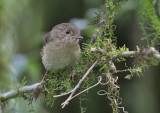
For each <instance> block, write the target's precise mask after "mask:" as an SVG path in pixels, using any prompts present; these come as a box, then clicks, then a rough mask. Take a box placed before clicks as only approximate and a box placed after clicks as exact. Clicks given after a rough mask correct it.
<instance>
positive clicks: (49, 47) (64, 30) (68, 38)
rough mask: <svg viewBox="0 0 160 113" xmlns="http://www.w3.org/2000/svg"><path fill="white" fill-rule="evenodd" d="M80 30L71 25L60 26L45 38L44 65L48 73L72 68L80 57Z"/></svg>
mask: <svg viewBox="0 0 160 113" xmlns="http://www.w3.org/2000/svg"><path fill="white" fill-rule="evenodd" d="M82 38H83V37H82V36H81V35H80V30H79V29H78V28H77V27H76V26H75V25H74V24H71V23H62V24H58V25H56V26H55V27H53V29H52V30H51V31H50V32H49V33H48V34H46V35H45V36H44V37H43V40H44V46H43V49H42V53H41V55H42V63H43V65H44V67H45V68H46V70H47V71H49V70H53V71H57V70H59V69H63V68H65V67H66V66H72V65H73V64H75V63H76V61H77V60H78V59H79V56H80V51H81V50H80V47H79V39H82Z"/></svg>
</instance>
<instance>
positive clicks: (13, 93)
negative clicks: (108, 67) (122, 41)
mask: <svg viewBox="0 0 160 113" xmlns="http://www.w3.org/2000/svg"><path fill="white" fill-rule="evenodd" d="M144 50H146V52H148V55H150V57H151V56H152V57H154V58H156V59H157V60H160V54H159V52H158V51H156V50H155V48H153V47H151V48H149V49H144ZM91 51H99V52H102V53H107V51H105V50H103V49H100V48H91ZM141 52H142V51H141V50H137V51H127V52H122V53H119V54H118V55H114V56H113V58H117V57H136V56H137V55H139V54H141ZM97 63H98V60H96V61H95V62H94V64H92V66H91V67H90V68H89V69H88V70H87V72H86V73H85V75H84V76H83V77H82V79H81V80H80V81H79V83H78V84H77V85H76V86H75V88H74V89H73V90H71V91H70V92H68V93H66V94H62V95H56V96H54V97H59V96H63V95H67V94H70V96H69V97H68V99H67V100H66V101H65V102H64V103H62V108H64V107H65V106H66V105H67V104H68V103H69V101H70V100H71V98H72V97H73V94H74V93H75V91H76V90H77V89H78V88H79V87H80V85H81V83H82V82H83V81H84V79H85V78H86V77H87V75H88V74H89V73H90V71H91V70H92V69H93V68H94V67H95V65H96V64H97ZM110 63H111V62H110ZM111 64H112V63H111ZM112 65H113V64H112ZM112 67H113V66H112ZM40 85H41V83H36V84H33V85H30V86H24V87H22V88H20V89H18V90H12V91H9V92H7V93H4V94H0V101H5V100H8V99H11V98H14V97H17V96H18V95H19V94H21V93H27V92H31V91H33V90H35V89H36V88H42V87H39V86H40Z"/></svg>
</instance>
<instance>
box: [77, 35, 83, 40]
mask: <svg viewBox="0 0 160 113" xmlns="http://www.w3.org/2000/svg"><path fill="white" fill-rule="evenodd" d="M75 38H77V39H83V37H82V36H81V35H75Z"/></svg>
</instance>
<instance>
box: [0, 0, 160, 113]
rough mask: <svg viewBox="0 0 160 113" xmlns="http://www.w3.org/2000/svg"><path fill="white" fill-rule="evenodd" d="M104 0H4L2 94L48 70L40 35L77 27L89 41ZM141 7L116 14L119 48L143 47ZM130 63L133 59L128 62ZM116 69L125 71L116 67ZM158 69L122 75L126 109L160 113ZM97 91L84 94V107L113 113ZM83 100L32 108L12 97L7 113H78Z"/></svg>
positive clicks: (0, 13)
mask: <svg viewBox="0 0 160 113" xmlns="http://www.w3.org/2000/svg"><path fill="white" fill-rule="evenodd" d="M103 3H104V0H0V93H4V92H7V91H9V90H11V89H13V88H15V86H16V85H17V84H18V83H21V81H22V79H23V78H24V76H26V80H27V85H29V84H33V83H36V82H39V81H40V80H41V78H42V75H43V74H44V73H45V69H44V67H43V65H42V62H41V56H40V52H41V49H42V47H43V40H42V38H41V37H42V36H43V35H44V34H45V33H47V32H48V31H50V30H51V29H52V27H53V26H55V25H56V24H59V23H63V22H71V23H74V24H76V25H77V26H78V27H79V28H80V29H81V31H82V36H83V37H85V38H86V39H87V38H88V39H89V37H91V36H92V33H93V32H94V31H93V28H94V27H95V26H94V25H93V24H92V23H93V21H94V17H95V12H97V11H98V8H99V7H100V5H101V4H103ZM137 11H138V9H137V4H136V2H134V0H130V1H128V2H125V3H124V5H122V6H121V7H120V8H118V10H117V15H116V18H115V25H116V26H117V28H116V30H115V35H116V36H117V39H118V41H117V43H118V46H123V45H124V44H126V46H127V47H128V48H130V50H135V49H136V45H138V46H140V47H143V46H144V45H145V42H142V41H141V40H140V38H141V37H142V32H141V30H140V28H139V16H140V15H138V13H137ZM129 64H131V63H130V60H129ZM117 68H118V69H124V67H123V66H122V65H121V64H117ZM158 69H159V67H150V68H149V69H147V70H146V72H145V73H144V75H145V76H144V77H141V78H138V77H137V76H134V77H133V78H132V79H131V80H126V79H124V76H125V75H126V73H122V74H119V81H118V84H119V85H120V87H121V90H120V96H121V97H122V98H123V106H125V109H126V110H127V111H129V113H160V101H159V100H160V96H159V95H160V85H159V83H160V76H158V73H159V72H158V71H159V70H158ZM99 88H101V87H96V88H94V89H92V90H90V92H89V93H88V94H86V95H85V100H83V101H82V106H84V107H86V108H87V109H86V113H112V109H111V107H110V106H109V100H107V98H106V97H105V96H98V95H97V91H98V89H99ZM79 98H80V97H78V98H76V99H74V100H72V101H71V103H70V104H69V105H68V106H67V107H66V108H64V109H61V106H60V104H61V103H62V102H63V101H64V99H66V97H63V98H59V99H57V100H56V102H55V104H54V106H53V107H50V106H46V102H45V101H44V99H43V98H39V99H38V100H37V101H36V102H33V104H32V105H28V102H27V101H25V100H24V99H22V98H16V99H11V100H10V101H9V103H8V104H7V105H6V107H5V109H4V111H3V113H28V112H33V113H80V102H79Z"/></svg>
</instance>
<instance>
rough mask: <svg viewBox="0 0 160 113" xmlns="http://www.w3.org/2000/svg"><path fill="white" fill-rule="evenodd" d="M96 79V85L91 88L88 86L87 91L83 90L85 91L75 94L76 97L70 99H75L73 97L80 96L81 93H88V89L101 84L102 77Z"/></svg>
mask: <svg viewBox="0 0 160 113" xmlns="http://www.w3.org/2000/svg"><path fill="white" fill-rule="evenodd" d="M98 79H99V80H98V82H97V83H96V84H94V85H93V86H90V87H88V88H87V89H85V90H83V91H81V92H79V93H77V94H76V95H74V96H73V97H72V98H71V99H73V98H75V97H77V96H79V95H80V94H82V93H84V92H86V91H88V90H90V89H92V88H94V87H96V86H97V85H99V84H101V81H102V77H101V76H99V77H98Z"/></svg>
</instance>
